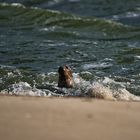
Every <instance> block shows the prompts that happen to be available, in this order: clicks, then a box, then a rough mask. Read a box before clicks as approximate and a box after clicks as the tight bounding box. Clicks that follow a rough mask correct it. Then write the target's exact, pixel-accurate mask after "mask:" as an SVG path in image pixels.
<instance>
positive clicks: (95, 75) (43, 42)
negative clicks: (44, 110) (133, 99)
mask: <svg viewBox="0 0 140 140" xmlns="http://www.w3.org/2000/svg"><path fill="white" fill-rule="evenodd" d="M3 2H4V3H3ZM13 3H14V4H13ZM15 3H20V4H15ZM54 10H55V11H54ZM56 10H57V11H56ZM64 64H67V65H69V66H70V67H72V69H73V71H74V72H75V73H78V74H79V75H80V76H81V77H82V78H83V79H85V80H86V81H88V82H90V83H92V82H93V80H94V81H96V80H102V79H104V78H105V77H108V78H110V79H112V80H114V81H115V82H118V83H119V84H120V86H122V85H123V88H125V89H127V90H128V91H129V92H130V93H132V94H137V95H140V1H139V0H117V1H114V0H88V1H87V0H51V1H49V0H47V1H46V0H4V1H3V0H0V90H8V89H9V86H11V85H12V84H14V83H19V82H27V83H29V84H30V85H31V86H32V87H33V86H36V87H38V88H39V89H42V88H40V87H43V89H44V88H45V89H47V87H44V85H45V86H47V84H46V83H51V84H52V85H56V83H57V76H58V75H57V74H56V73H55V74H52V73H54V72H57V69H58V67H59V66H60V65H64ZM83 73H84V74H83ZM42 75H43V76H42ZM44 77H45V78H44ZM44 83H45V84H44Z"/></svg>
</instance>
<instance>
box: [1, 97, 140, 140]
mask: <svg viewBox="0 0 140 140" xmlns="http://www.w3.org/2000/svg"><path fill="white" fill-rule="evenodd" d="M0 140H140V103H139V102H118V101H104V100H94V99H92V100H91V99H80V98H75V99H73V98H60V97H58V98H47V97H44V98H42V97H14V96H12V97H9V96H0Z"/></svg>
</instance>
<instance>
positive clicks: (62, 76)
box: [58, 65, 74, 88]
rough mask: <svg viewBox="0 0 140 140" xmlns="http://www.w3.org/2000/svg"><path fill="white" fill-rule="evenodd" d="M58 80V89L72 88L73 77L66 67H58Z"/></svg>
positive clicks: (69, 69)
mask: <svg viewBox="0 0 140 140" xmlns="http://www.w3.org/2000/svg"><path fill="white" fill-rule="evenodd" d="M58 74H59V79H58V87H61V88H63V87H65V88H73V84H74V81H73V75H72V70H71V68H70V67H68V66H67V65H64V66H60V67H59V69H58Z"/></svg>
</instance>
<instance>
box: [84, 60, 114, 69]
mask: <svg viewBox="0 0 140 140" xmlns="http://www.w3.org/2000/svg"><path fill="white" fill-rule="evenodd" d="M111 66H112V64H111V63H105V62H103V63H93V64H85V65H83V69H84V70H89V69H95V68H109V67H111Z"/></svg>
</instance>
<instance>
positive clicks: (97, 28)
mask: <svg viewBox="0 0 140 140" xmlns="http://www.w3.org/2000/svg"><path fill="white" fill-rule="evenodd" d="M0 25H1V27H7V26H8V27H10V28H12V29H15V30H18V29H27V28H28V29H37V28H39V29H41V30H44V31H46V33H47V34H49V35H55V34H60V36H63V35H65V34H68V36H73V35H74V37H75V36H77V37H83V38H91V39H92V38H98V39H110V40H115V39H130V38H136V37H138V38H139V36H140V35H139V29H138V27H137V28H136V27H131V26H127V25H123V24H121V23H119V22H115V21H111V20H107V19H101V18H100V19H99V18H96V17H93V18H86V17H80V16H75V15H70V14H67V13H63V12H59V11H53V10H45V9H40V8H36V7H25V6H24V5H22V4H16V3H13V4H7V3H0ZM52 27H53V31H52V30H51V29H52ZM46 29H47V30H46ZM41 30H40V31H41Z"/></svg>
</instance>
